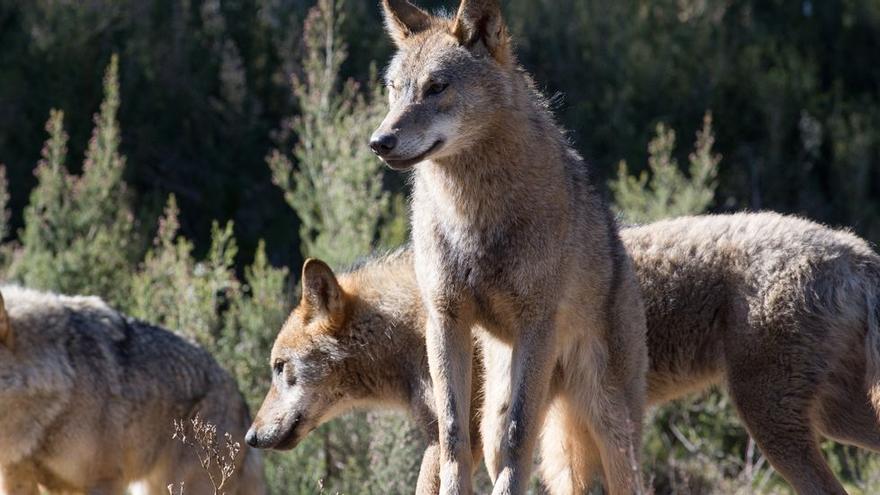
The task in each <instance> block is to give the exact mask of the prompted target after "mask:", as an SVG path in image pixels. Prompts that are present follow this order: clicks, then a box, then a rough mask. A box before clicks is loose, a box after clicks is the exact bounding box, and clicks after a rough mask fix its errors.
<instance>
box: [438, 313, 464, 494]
mask: <svg viewBox="0 0 880 495" xmlns="http://www.w3.org/2000/svg"><path fill="white" fill-rule="evenodd" d="M427 344H428V365H429V367H430V369H431V379H432V381H433V382H434V396H435V400H436V401H437V424H438V429H439V433H440V435H439V437H440V493H441V495H467V494H470V493H471V463H472V459H471V447H470V430H471V428H470V416H469V415H470V410H471V406H470V402H471V373H472V369H471V368H472V357H473V338H472V337H471V329H470V326H469V325H468V324H466V323H465V322H464V321H462V319H461V318H457V317H456V315H453V314H449V313H448V312H440V311H436V310H433V309H431V310H429V318H428V329H427Z"/></svg>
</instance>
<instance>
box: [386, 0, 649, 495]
mask: <svg viewBox="0 0 880 495" xmlns="http://www.w3.org/2000/svg"><path fill="white" fill-rule="evenodd" d="M383 6H384V12H385V19H386V26H387V28H388V31H389V33H390V34H391V36H392V38H393V39H394V41H395V42H396V44H397V48H398V51H397V54H396V55H395V57H394V59H393V60H392V62H391V64H390V67H389V69H388V71H387V75H386V79H387V84H388V87H389V94H390V97H389V99H390V110H389V112H388V115H387V116H386V118H385V120H384V121H383V123H382V124H381V125H380V127H379V128H378V129H377V131H376V132H375V133H374V135H373V138H372V140H371V143H370V145H371V147H372V148H373V150H374V151H375V152H376V154H377V155H379V156H380V157H381V158H382V159H383V160H384V161H385V162H386V163H387V164H388V165H389V166H391V167H392V168H395V169H399V170H402V169H409V168H414V187H413V199H412V210H413V211H412V232H413V246H414V260H415V267H416V277H417V280H418V286H419V290H420V292H421V295H422V298H423V299H424V301H425V306H426V311H427V318H428V326H427V336H426V338H427V344H428V346H427V348H428V358H429V359H428V362H429V365H430V370H431V376H432V379H433V383H434V391H435V395H436V400H437V409H438V418H439V433H440V452H441V476H440V483H441V493H443V494H444V495H446V494H464V493H469V492H470V486H471V482H470V473H471V449H470V435H469V428H468V427H467V425H468V413H469V411H470V409H471V400H472V398H471V386H470V384H471V373H472V369H471V362H472V359H471V357H472V353H473V339H472V332H475V333H476V335H478V337H479V339H480V345H481V347H482V349H483V351H484V353H485V365H486V383H487V387H486V404H491V407H490V408H487V409H485V410H483V415H484V419H483V422H484V430H483V433H484V436H483V442H484V453H485V458H486V462H487V466H488V468H489V472H490V475H491V476H492V478H493V481H494V484H495V487H494V493H495V494H497V495H500V494H514V493H523V492H524V491H525V489H526V487H527V483H528V479H529V475H530V471H531V467H532V455H533V451H534V446H535V442H536V440H537V435H538V431H539V430H540V428H541V425H542V424H544V422H545V421H547V422H548V423H549V424H555V423H564V424H565V425H566V431H569V432H570V435H571V438H570V439H568V440H567V441H566V442H559V443H558V444H556V445H548V446H545V448H549V449H552V448H556V449H557V452H555V453H554V452H546V451H545V454H547V455H558V456H566V455H568V452H570V451H571V449H575V450H576V451H596V452H598V458H597V459H594V460H592V461H591V462H593V463H594V465H599V464H600V463H601V468H602V470H603V472H604V482H605V484H606V487H607V489H608V491H609V493H611V494H626V495H630V494H632V493H635V492H638V491H639V489H640V473H639V467H638V466H639V460H638V452H639V450H640V429H641V417H642V408H643V402H644V389H645V369H646V366H647V351H646V344H645V321H644V319H645V315H644V309H643V306H642V301H641V298H640V294H639V289H638V284H637V283H636V279H635V275H634V272H633V269H632V266H631V263H630V260H629V258H628V257H627V254H626V251H625V250H624V248H623V246H622V244H621V242H620V239H619V237H618V233H617V226H616V224H615V221H614V218H613V216H612V215H611V213H610V212H609V209H608V206H607V204H606V203H605V201H604V200H603V198H602V197H601V195H600V193H599V192H598V191H597V187H596V184H594V182H593V179H592V178H591V174H590V171H589V169H588V166H587V165H586V164H585V163H584V160H583V159H582V158H581V157H580V156H578V154H577V153H576V152H575V151H574V150H572V149H571V147H570V146H569V144H568V141H567V139H566V136H565V133H564V132H563V131H562V129H560V128H559V127H558V126H557V124H556V122H555V121H554V118H553V115H552V113H551V112H550V110H549V109H548V106H547V101H546V100H545V99H544V98H543V97H542V96H541V95H540V94H539V92H538V91H537V90H536V89H535V87H534V84H533V82H532V80H531V78H530V77H529V76H528V75H527V74H526V73H525V71H524V70H523V69H522V68H520V67H519V66H518V65H517V62H516V60H515V57H514V54H513V51H512V48H511V41H510V39H509V36H508V32H507V28H506V26H505V23H504V21H503V19H502V15H501V8H500V4H499V1H498V0H464V1H463V2H462V3H461V5H460V7H459V9H458V12H457V14H456V15H455V16H453V17H444V16H438V15H431V14H429V13H427V12H425V11H424V10H422V9H420V8H418V7H416V6H414V5H413V4H411V3H409V2H408V1H406V0H384V1H383ZM554 370H555V371H556V373H557V374H558V375H559V377H560V378H559V386H558V387H557V388H556V391H555V393H554V394H553V396H552V397H551V396H550V395H549V394H548V390H549V386H550V379H551V376H552V375H553V374H554ZM548 410H552V411H553V412H552V414H551V415H550V416H548V415H547V411H548ZM592 446H595V447H596V448H595V449H593V448H592ZM570 491H571V492H572V493H576V492H577V489H576V488H575V487H572V488H571V490H570Z"/></svg>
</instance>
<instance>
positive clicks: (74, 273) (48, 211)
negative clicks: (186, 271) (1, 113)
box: [12, 56, 139, 303]
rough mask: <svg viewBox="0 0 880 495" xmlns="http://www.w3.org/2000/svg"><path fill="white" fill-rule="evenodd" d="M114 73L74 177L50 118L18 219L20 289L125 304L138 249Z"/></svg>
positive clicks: (60, 132)
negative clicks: (31, 185) (32, 182)
mask: <svg viewBox="0 0 880 495" xmlns="http://www.w3.org/2000/svg"><path fill="white" fill-rule="evenodd" d="M118 67H119V65H118V59H117V57H116V56H114V57H113V58H112V60H111V61H110V65H109V67H108V68H107V71H106V74H105V77H104V101H103V103H101V109H100V111H99V112H98V113H97V114H96V115H95V128H94V131H93V133H92V138H91V140H90V141H89V146H88V149H87V151H86V156H85V163H84V165H83V173H82V175H80V176H79V177H75V176H71V175H69V173H68V171H67V168H66V167H65V161H66V159H67V139H68V138H67V134H66V133H65V132H64V114H63V113H62V112H60V111H56V110H53V111H52V112H51V113H50V116H49V121H48V122H47V124H46V131H47V132H48V133H49V138H48V140H47V141H46V144H45V146H44V148H43V151H42V159H41V160H40V163H39V164H38V166H37V170H36V175H37V187H36V188H34V190H33V191H32V193H31V200H30V204H29V205H28V207H27V208H26V209H25V213H24V216H25V229H24V232H23V233H22V236H21V242H22V249H21V252H20V254H19V256H17V257H16V258H17V259H16V260H15V262H14V265H13V267H12V276H13V277H14V278H16V279H18V280H20V281H21V282H23V283H24V284H25V285H28V286H31V287H35V288H40V289H49V290H56V291H60V292H64V293H70V294H96V295H100V296H103V297H104V298H106V299H108V300H109V301H111V302H114V303H123V302H124V299H125V296H124V295H125V294H126V293H127V292H128V287H129V277H130V272H131V269H132V267H133V266H134V265H135V260H136V259H137V255H138V254H139V246H138V243H137V236H136V233H135V230H134V215H133V214H132V211H131V206H130V198H129V195H128V193H127V190H126V186H125V182H124V180H123V173H124V171H125V159H124V158H123V157H122V155H121V153H120V151H119V144H120V138H119V124H118V122H117V112H118V110H119V78H118Z"/></svg>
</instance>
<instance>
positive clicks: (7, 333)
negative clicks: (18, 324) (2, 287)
mask: <svg viewBox="0 0 880 495" xmlns="http://www.w3.org/2000/svg"><path fill="white" fill-rule="evenodd" d="M13 343H14V342H13V338H12V325H11V324H10V323H9V313H7V312H6V303H5V302H4V301H3V294H0V345H2V346H4V347H7V348H10V349H11V348H12V345H13Z"/></svg>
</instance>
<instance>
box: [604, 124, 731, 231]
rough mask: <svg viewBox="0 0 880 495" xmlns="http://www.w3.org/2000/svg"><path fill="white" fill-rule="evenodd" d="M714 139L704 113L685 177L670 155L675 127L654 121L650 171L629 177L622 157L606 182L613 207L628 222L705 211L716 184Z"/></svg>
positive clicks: (673, 148)
mask: <svg viewBox="0 0 880 495" xmlns="http://www.w3.org/2000/svg"><path fill="white" fill-rule="evenodd" d="M714 143H715V136H714V135H713V133H712V115H711V114H709V113H706V115H705V117H704V118H703V128H702V130H700V131H698V132H697V141H696V144H695V145H694V151H693V153H691V154H690V155H689V157H688V159H689V162H690V177H688V176H685V175H684V174H683V173H682V172H681V170H680V169H679V165H678V162H677V161H676V160H675V158H674V157H673V153H674V152H675V131H673V130H672V129H668V128H667V127H666V126H665V125H664V124H662V123H660V124H657V135H656V136H655V137H654V139H652V140H651V142H650V143H649V144H648V152H649V154H650V157H649V158H648V168H649V170H650V173H649V172H648V171H645V172H642V173H641V175H639V176H638V177H633V176H630V175H629V170H628V167H627V164H626V162H625V161H621V162H620V165H619V166H618V169H617V180H615V181H613V182H611V183H610V187H611V190H612V191H613V192H614V203H615V209H616V211H617V212H618V213H619V214H621V215H622V216H623V218H624V219H625V220H626V221H628V222H631V223H647V222H652V221H655V220H659V219H661V218H668V217H677V216H681V215H695V214H699V213H703V212H705V211H706V210H707V209H708V208H709V206H711V205H712V200H713V198H714V197H715V189H716V188H717V187H718V182H717V177H718V164H719V163H720V162H721V156H720V155H717V154H714V153H713V151H712V146H713V145H714Z"/></svg>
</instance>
